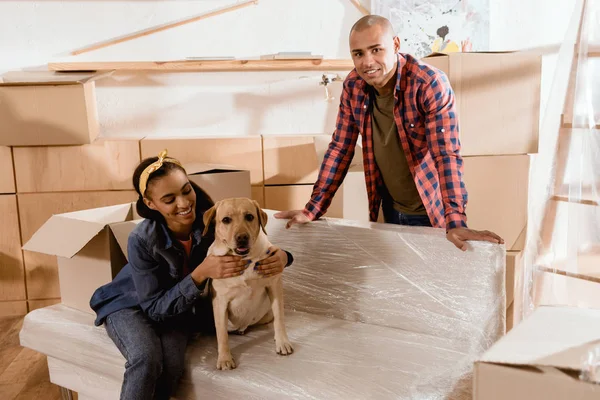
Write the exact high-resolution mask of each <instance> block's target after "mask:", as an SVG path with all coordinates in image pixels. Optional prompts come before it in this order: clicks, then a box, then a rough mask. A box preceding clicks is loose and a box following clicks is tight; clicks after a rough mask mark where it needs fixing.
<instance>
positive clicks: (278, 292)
mask: <svg viewBox="0 0 600 400" xmlns="http://www.w3.org/2000/svg"><path fill="white" fill-rule="evenodd" d="M212 223H214V224H215V241H214V242H213V244H212V245H211V246H210V248H209V249H208V254H207V255H214V256H224V255H240V256H243V257H244V259H245V260H248V261H249V267H248V268H246V270H245V271H244V273H243V274H242V275H240V276H236V277H232V278H225V279H213V280H212V284H211V285H212V287H211V295H212V305H213V310H214V315H215V325H216V330H217V343H218V360H217V369H221V370H227V369H233V368H235V367H236V365H235V362H234V361H233V358H232V357H231V351H230V350H229V332H234V331H237V332H239V333H243V332H244V331H245V330H246V329H247V328H248V327H249V326H252V325H258V324H266V323H270V322H271V321H273V320H274V329H275V350H276V352H277V353H278V354H281V355H288V354H292V352H293V348H292V345H291V343H290V341H289V339H288V336H287V332H286V330H285V324H284V317H283V285H282V282H281V274H277V275H275V276H271V277H263V276H261V275H260V274H259V273H258V272H256V271H255V270H254V268H253V266H254V265H256V262H257V261H261V260H263V259H265V258H267V257H268V256H269V255H268V249H269V248H270V247H271V243H270V242H269V239H268V238H267V234H266V231H265V226H266V224H267V214H266V213H265V212H264V211H263V210H262V209H261V208H260V206H259V204H258V203H257V202H256V201H254V200H250V199H247V198H232V199H225V200H221V201H218V202H217V203H216V204H215V205H214V206H213V207H212V208H211V209H209V210H208V211H207V212H206V213H205V214H204V225H205V227H206V228H205V232H206V231H207V230H208V228H209V227H210V225H211V224H212Z"/></svg>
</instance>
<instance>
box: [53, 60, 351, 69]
mask: <svg viewBox="0 0 600 400" xmlns="http://www.w3.org/2000/svg"><path fill="white" fill-rule="evenodd" d="M353 68H354V64H353V63H352V60H334V59H329V60H327V59H323V60H314V59H313V60H179V61H107V62H99V61H92V62H79V61H75V62H56V63H49V64H48V69H49V70H51V71H106V70H115V71H204V72H221V71H230V72H235V71H350V70H352V69H353Z"/></svg>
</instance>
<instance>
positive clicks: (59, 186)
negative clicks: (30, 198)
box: [14, 140, 140, 193]
mask: <svg viewBox="0 0 600 400" xmlns="http://www.w3.org/2000/svg"><path fill="white" fill-rule="evenodd" d="M14 157H15V173H16V180H17V190H18V192H20V193H28V192H64V191H85V190H131V189H132V183H131V177H132V175H133V171H134V170H135V168H136V167H137V165H138V164H139V162H140V150H139V141H137V140H118V141H113V140H106V141H98V142H95V143H93V144H87V145H82V146H53V147H17V148H15V149H14Z"/></svg>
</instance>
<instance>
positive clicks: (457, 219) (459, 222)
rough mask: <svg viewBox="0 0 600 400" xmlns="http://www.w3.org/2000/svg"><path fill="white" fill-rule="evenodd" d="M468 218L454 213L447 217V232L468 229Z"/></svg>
mask: <svg viewBox="0 0 600 400" xmlns="http://www.w3.org/2000/svg"><path fill="white" fill-rule="evenodd" d="M466 227H467V217H466V216H465V215H464V214H459V213H452V214H448V215H446V232H447V231H449V230H450V229H454V228H466Z"/></svg>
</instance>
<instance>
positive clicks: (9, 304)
mask: <svg viewBox="0 0 600 400" xmlns="http://www.w3.org/2000/svg"><path fill="white" fill-rule="evenodd" d="M25 314H27V302H26V301H24V300H23V301H0V317H12V316H16V315H25Z"/></svg>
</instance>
